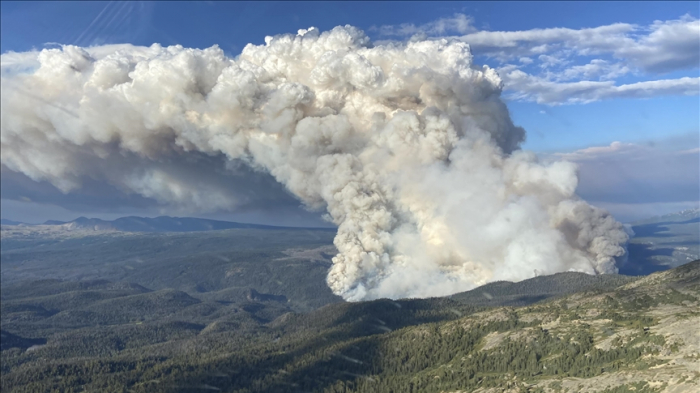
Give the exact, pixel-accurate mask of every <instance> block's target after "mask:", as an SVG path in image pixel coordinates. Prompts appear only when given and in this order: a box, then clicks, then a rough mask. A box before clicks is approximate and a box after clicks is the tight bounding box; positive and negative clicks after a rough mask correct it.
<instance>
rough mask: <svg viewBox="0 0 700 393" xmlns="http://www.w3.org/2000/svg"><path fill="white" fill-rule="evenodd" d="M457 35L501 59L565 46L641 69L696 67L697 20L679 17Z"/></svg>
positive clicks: (699, 57) (699, 56) (699, 40)
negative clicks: (645, 24) (641, 22)
mask: <svg viewBox="0 0 700 393" xmlns="http://www.w3.org/2000/svg"><path fill="white" fill-rule="evenodd" d="M461 39H462V40H463V41H464V42H466V43H468V44H470V45H471V47H472V49H473V50H474V52H475V53H478V54H483V55H487V56H490V57H493V58H496V59H501V60H502V61H507V60H510V59H515V58H519V57H522V56H532V55H535V54H540V53H543V51H545V52H549V51H551V50H553V49H563V48H569V49H572V50H574V51H576V52H577V53H578V54H579V55H585V56H590V55H598V54H609V55H612V56H613V57H614V58H617V59H620V60H622V61H624V62H626V63H629V64H630V65H632V66H634V67H637V68H639V69H641V70H643V71H647V72H668V71H674V70H679V69H686V68H697V67H698V63H700V20H698V19H695V18H693V17H691V16H689V15H685V16H683V17H681V18H680V19H677V20H668V21H656V22H654V23H653V24H652V25H651V26H648V27H642V26H638V25H633V24H628V23H615V24H611V25H606V26H599V27H594V28H586V29H568V28H550V29H532V30H523V31H479V32H475V33H471V34H467V35H464V36H462V37H461Z"/></svg>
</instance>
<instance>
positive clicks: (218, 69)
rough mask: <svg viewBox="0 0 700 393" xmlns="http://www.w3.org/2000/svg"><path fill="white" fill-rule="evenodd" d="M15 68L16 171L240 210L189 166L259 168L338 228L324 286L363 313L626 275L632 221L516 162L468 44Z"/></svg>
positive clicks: (490, 77) (140, 56)
mask: <svg viewBox="0 0 700 393" xmlns="http://www.w3.org/2000/svg"><path fill="white" fill-rule="evenodd" d="M17 58H20V59H25V60H23V61H20V62H19V63H18V61H15V59H17ZM26 59H30V60H29V63H27V60H26ZM31 62H34V64H35V66H34V67H33V69H31V64H30V63H31ZM3 63H5V64H7V65H8V67H10V68H8V69H7V70H3V76H2V151H1V153H2V164H3V165H4V166H6V167H7V168H9V169H11V170H13V171H17V172H21V173H24V174H26V175H27V176H29V177H31V178H32V179H34V180H37V181H40V180H44V181H48V182H50V183H52V184H53V185H55V186H56V187H57V188H59V189H60V190H62V191H63V192H71V191H73V190H76V189H78V188H79V187H80V184H81V179H85V178H94V179H103V180H104V181H106V182H109V183H110V184H111V185H113V186H114V187H117V188H118V189H120V190H122V191H123V192H125V193H136V194H140V195H142V196H145V197H149V198H153V199H155V200H157V201H159V202H161V203H164V204H174V205H178V204H180V205H187V206H193V207H195V208H198V209H208V210H226V209H229V210H230V209H235V206H236V200H235V197H233V196H231V195H229V193H230V192H229V191H228V190H229V188H228V187H222V186H221V185H217V184H216V182H211V181H208V179H210V177H208V176H206V174H204V173H203V174H202V175H201V176H199V175H197V173H192V170H188V169H187V168H200V169H201V168H209V170H211V171H221V170H226V168H223V167H221V166H213V165H212V166H209V167H207V166H206V163H208V162H219V163H220V162H221V160H216V159H212V158H216V157H219V158H221V157H224V158H225V161H227V162H228V163H229V164H230V165H231V166H232V167H235V166H236V165H240V163H245V165H248V166H250V167H251V168H253V169H254V170H256V171H263V172H266V173H269V174H271V175H272V176H274V178H275V179H276V180H277V181H279V182H280V183H282V184H284V185H285V187H286V188H287V189H288V190H289V191H290V192H291V193H293V194H294V195H295V196H296V197H297V198H298V199H299V200H301V201H302V202H303V203H304V204H305V205H306V206H307V207H308V208H310V209H325V210H326V212H327V219H328V220H330V221H332V222H333V223H335V224H336V225H337V226H338V233H337V236H336V238H335V246H336V248H337V249H338V255H337V256H335V258H333V267H332V268H331V269H330V272H329V274H328V279H327V282H328V285H329V286H330V287H331V289H332V290H333V292H335V293H336V294H338V295H341V296H343V297H344V298H345V299H348V300H363V299H374V298H380V297H391V298H399V297H426V296H438V295H446V294H450V293H454V292H457V291H462V290H467V289H470V288H473V287H474V286H476V285H481V284H484V283H486V282H489V281H494V280H521V279H524V278H528V277H532V276H533V275H535V274H549V273H554V272H560V271H566V270H577V271H583V272H587V273H591V274H595V273H612V272H616V265H615V263H616V262H615V260H616V258H619V257H623V256H624V255H625V249H624V245H625V243H626V241H627V240H628V235H627V234H626V232H625V230H624V228H623V226H622V224H620V223H619V222H617V221H615V220H614V219H613V218H612V217H611V216H610V215H609V214H607V213H606V212H605V211H602V210H600V209H598V208H595V207H593V206H590V205H588V204H587V203H586V202H584V201H582V200H580V199H579V198H578V197H577V196H576V194H575V190H576V186H577V175H576V167H575V165H574V164H571V163H568V162H554V163H551V164H543V163H540V162H538V159H537V157H536V156H535V155H534V154H533V153H529V152H525V151H521V150H519V144H520V143H521V142H522V141H523V139H524V137H525V132H524V130H523V129H522V128H520V127H516V126H514V125H513V122H512V121H511V119H510V116H509V113H508V109H507V107H506V105H505V104H504V103H503V101H502V100H501V98H500V94H501V88H502V83H501V80H500V79H499V76H498V74H497V73H496V72H495V71H494V70H493V69H490V68H489V67H486V66H483V67H482V66H478V65H475V64H474V63H473V61H472V56H471V54H470V51H469V46H468V45H467V44H465V43H463V42H457V41H449V40H425V41H413V42H408V43H405V44H396V43H393V44H386V45H373V44H372V43H371V42H370V40H369V39H368V38H367V36H366V35H365V34H364V33H363V32H362V31H360V30H358V29H356V28H354V27H351V26H345V27H336V28H334V29H333V30H331V31H328V32H324V33H320V32H319V31H318V30H317V29H315V28H311V29H308V30H300V31H299V33H298V34H297V35H281V36H276V37H266V39H265V45H259V46H258V45H252V44H249V45H248V46H246V47H245V49H244V50H243V51H242V53H241V54H240V55H239V56H238V57H236V58H233V59H232V58H228V57H226V56H225V55H224V53H223V51H222V50H220V49H219V48H218V47H216V46H214V47H211V48H208V49H204V50H199V49H188V48H183V47H181V46H171V47H162V46H160V45H157V44H154V45H153V46H151V47H134V46H131V45H112V46H102V47H92V48H80V47H75V46H64V47H63V48H62V49H45V50H43V51H41V52H39V53H33V54H32V53H25V54H18V53H13V54H6V55H3ZM28 64H29V65H28ZM28 67H29V68H30V71H27V68H28ZM17 70H19V71H17Z"/></svg>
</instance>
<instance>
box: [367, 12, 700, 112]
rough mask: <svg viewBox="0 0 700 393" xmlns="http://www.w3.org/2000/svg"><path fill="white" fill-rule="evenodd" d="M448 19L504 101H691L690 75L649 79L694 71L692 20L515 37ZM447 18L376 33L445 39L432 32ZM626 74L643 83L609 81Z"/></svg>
mask: <svg viewBox="0 0 700 393" xmlns="http://www.w3.org/2000/svg"><path fill="white" fill-rule="evenodd" d="M448 19H449V20H454V21H458V20H459V21H465V22H464V23H463V29H462V30H464V29H471V30H472V31H470V32H469V33H467V34H463V35H461V36H454V37H452V38H453V39H459V40H462V41H464V42H466V43H468V44H469V45H470V47H471V50H472V52H473V54H474V55H481V56H486V57H487V58H489V59H490V60H491V61H492V62H495V63H496V64H489V65H491V66H494V67H495V68H497V70H498V72H499V74H500V75H501V77H502V78H503V80H504V89H505V90H506V92H507V93H508V95H507V96H508V97H509V98H510V99H515V100H524V101H534V102H538V103H543V104H550V105H557V104H573V103H588V102H593V101H598V100H603V99H610V98H622V97H624V98H648V97H654V96H661V95H696V94H698V78H696V75H697V73H694V74H689V75H685V77H683V78H678V79H662V80H654V79H655V77H653V76H652V75H655V74H659V73H666V72H671V71H679V70H695V69H697V68H698V66H699V65H700V20H698V19H696V18H694V17H692V16H689V15H685V16H682V17H680V18H679V19H674V20H666V21H655V22H654V23H652V24H650V25H648V26H640V25H636V24H630V23H614V24H610V25H604V26H597V27H591V28H583V29H570V28H563V27H558V28H547V29H531V30H521V31H475V30H474V29H473V27H472V25H473V23H472V22H473V21H472V19H471V18H469V17H468V16H465V15H462V14H457V15H455V16H454V17H453V18H451V19H450V18H448ZM448 19H440V20H438V21H436V22H432V23H428V24H425V25H423V26H419V27H417V26H414V25H411V24H403V25H399V26H382V27H381V28H380V29H378V30H379V32H380V34H382V35H385V36H395V37H401V36H403V37H408V36H410V35H413V34H418V33H420V34H422V36H423V37H425V36H433V37H436V36H445V35H447V34H443V33H441V32H448V31H450V30H452V31H457V30H459V29H456V28H453V29H447V28H442V29H437V28H435V26H443V25H448V24H447V23H446V22H445V21H447V20H448ZM467 22H468V23H467ZM452 25H456V22H452ZM591 57H594V58H593V59H590V58H591ZM514 63H515V64H518V65H514ZM524 70H528V71H527V72H526V71H524ZM538 70H539V71H538ZM629 74H633V75H635V76H636V77H637V78H638V79H649V80H642V81H640V82H638V83H627V84H620V83H616V82H615V80H616V79H618V78H620V77H622V76H625V75H629ZM645 76H647V77H648V78H644V77H645Z"/></svg>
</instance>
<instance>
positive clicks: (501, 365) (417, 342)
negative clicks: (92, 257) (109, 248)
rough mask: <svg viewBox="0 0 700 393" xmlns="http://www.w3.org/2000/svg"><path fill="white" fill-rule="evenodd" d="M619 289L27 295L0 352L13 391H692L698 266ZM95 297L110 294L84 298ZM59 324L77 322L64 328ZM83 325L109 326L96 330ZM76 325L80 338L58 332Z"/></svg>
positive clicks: (6, 320) (9, 318) (16, 303)
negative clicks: (356, 299) (482, 301)
mask: <svg viewBox="0 0 700 393" xmlns="http://www.w3.org/2000/svg"><path fill="white" fill-rule="evenodd" d="M621 280H622V281H626V283H622V285H621V286H619V287H616V288H611V287H610V286H609V287H604V286H600V285H599V286H598V287H595V288H593V289H590V290H588V291H584V292H579V293H576V294H570V295H568V296H565V297H559V298H556V299H554V300H550V301H545V302H539V303H534V304H530V305H528V306H524V307H491V308H488V307H483V306H475V305H473V304H468V303H465V302H464V301H460V300H457V299H450V298H435V299H425V300H398V301H392V300H377V301H373V302H364V303H338V304H330V305H327V306H325V307H322V308H320V309H318V310H316V311H313V312H310V313H304V314H298V313H293V312H282V313H280V312H281V311H282V310H280V309H279V308H278V306H275V304H276V300H275V299H266V298H260V297H258V298H257V299H256V298H255V295H254V294H250V295H251V300H249V302H248V303H247V304H242V305H235V306H234V305H231V304H229V305H225V304H221V303H220V302H219V303H217V302H209V301H206V300H200V299H196V298H194V297H191V296H189V295H187V294H185V293H183V292H178V291H174V290H161V291H148V290H145V289H144V288H141V287H129V286H126V285H121V284H120V285H114V284H106V283H97V284H92V285H88V286H86V287H85V288H84V289H82V290H79V291H68V292H60V293H55V294H53V295H46V294H31V293H30V294H27V296H34V295H38V297H33V298H30V299H33V300H31V301H29V300H27V298H24V300H23V299H20V298H14V299H13V300H11V301H3V311H2V316H3V326H8V327H13V326H15V328H13V329H11V330H12V331H13V333H12V334H13V336H12V340H13V342H17V343H18V344H16V345H12V348H9V349H6V348H3V351H2V374H3V377H2V387H3V391H16V392H37V391H66V392H70V391H104V392H126V391H132V392H194V391H207V390H212V391H227V392H309V391H315V392H457V391H464V392H474V391H478V392H502V391H505V389H510V390H508V391H512V392H565V391H568V392H593V391H595V392H606V393H611V392H628V391H629V392H631V391H635V392H656V391H669V392H671V391H673V392H684V391H687V392H692V391H697V389H698V388H699V387H700V372H699V371H698V367H699V366H700V355H699V352H700V351H699V349H700V348H699V345H698V336H697V326H698V324H699V323H700V300H699V298H700V295H699V294H700V261H696V262H693V263H690V264H687V265H684V266H682V267H679V268H676V269H673V270H669V271H666V272H662V273H656V274H654V275H651V276H649V277H643V278H640V279H637V280H629V279H621ZM540 281H541V280H540ZM535 282H536V281H535ZM55 285H56V286H60V285H61V284H58V283H57V284H55ZM71 285H74V284H71ZM95 286H100V287H102V288H103V290H104V291H106V292H105V293H112V294H113V295H114V296H112V297H110V296H107V295H104V294H103V295H100V296H97V295H94V294H92V292H90V291H94V288H95ZM492 286H493V285H492ZM525 286H527V284H526V285H525ZM611 286H612V287H614V285H611ZM91 287H92V288H93V289H90V288H91ZM54 288H55V287H54ZM483 289H484V288H481V289H479V290H477V291H476V292H474V293H473V294H472V296H473V295H475V294H478V293H484V291H483ZM491 290H492V289H491ZM110 291H111V292H110ZM479 291H481V292H479ZM492 291H493V290H492ZM49 292H57V290H56V289H50V290H49ZM493 292H496V291H493ZM66 294H68V295H66ZM87 294H91V295H89V296H88V295H87ZM40 295H44V296H40ZM496 295H497V294H496ZM55 296H64V297H65V296H68V297H69V300H66V299H65V298H62V300H60V301H59V300H56V299H55V298H54V297H55ZM70 297H72V298H70ZM468 297H469V296H463V298H465V299H466V298H468ZM70 299H74V300H70ZM505 301H508V299H505ZM76 302H78V303H79V304H80V305H81V307H80V308H79V310H74V311H70V310H64V311H58V312H57V313H55V314H53V315H51V316H49V317H48V319H49V320H51V319H53V320H51V321H50V323H49V322H48V321H47V322H46V323H37V328H35V329H34V330H25V328H24V327H23V328H22V330H25V331H27V333H30V334H29V335H28V336H29V337H21V336H19V335H16V334H15V333H14V332H15V331H17V330H18V327H19V326H30V325H31V323H29V324H28V325H27V321H31V320H32V319H33V318H35V320H36V321H37V322H38V321H40V320H41V319H42V318H43V317H42V315H43V316H44V317H45V316H46V315H47V313H48V314H51V313H52V312H55V311H56V310H60V307H61V304H68V303H76ZM215 304H220V305H221V306H222V307H224V308H217V306H216V305H215ZM226 307H228V308H226ZM276 307H277V308H276ZM134 310H138V311H134ZM178 310H179V311H178ZM66 312H73V314H72V315H70V317H69V318H59V316H61V314H62V313H66ZM137 314H138V315H137ZM139 315H140V317H139ZM81 318H82V319H81ZM91 318H97V319H96V320H98V321H104V322H99V324H98V325H91V323H93V322H90V321H93V320H92V319H91ZM79 320H82V321H84V323H85V325H84V326H82V327H81V326H68V325H61V323H64V322H67V321H79ZM195 320H199V321H200V322H199V323H197V322H193V321H195ZM13 324H15V325H13ZM48 326H58V327H59V328H58V329H59V330H60V329H62V330H61V331H55V332H54V333H52V334H49V335H48V339H47V341H46V343H45V344H43V343H39V342H37V343H34V342H31V341H27V340H35V339H36V335H37V334H42V333H49V331H48V330H47V329H48ZM8 330H10V328H8ZM6 334H7V333H6V332H3V337H4V336H5V335H6ZM23 340H24V341H23ZM30 345H31V346H30Z"/></svg>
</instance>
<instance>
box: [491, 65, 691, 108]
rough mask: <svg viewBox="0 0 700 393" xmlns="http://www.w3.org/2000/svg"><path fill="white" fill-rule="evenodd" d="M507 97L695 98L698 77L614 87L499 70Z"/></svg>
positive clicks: (557, 100)
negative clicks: (560, 80)
mask: <svg viewBox="0 0 700 393" xmlns="http://www.w3.org/2000/svg"><path fill="white" fill-rule="evenodd" d="M499 71H500V76H501V78H502V79H503V82H504V85H505V86H506V89H507V91H508V98H509V99H514V100H522V101H531V102H537V103H539V104H548V105H560V104H577V103H589V102H594V101H600V100H605V99H612V98H650V97H656V96H664V95H697V94H698V92H699V91H700V78H690V77H683V78H678V79H662V80H652V81H644V82H637V83H631V84H625V85H615V82H614V81H588V80H581V81H577V82H564V83H560V82H555V81H552V80H549V79H547V78H543V77H538V76H534V75H531V74H527V73H525V72H523V71H521V70H518V69H512V68H507V67H504V68H502V69H500V70H499Z"/></svg>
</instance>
